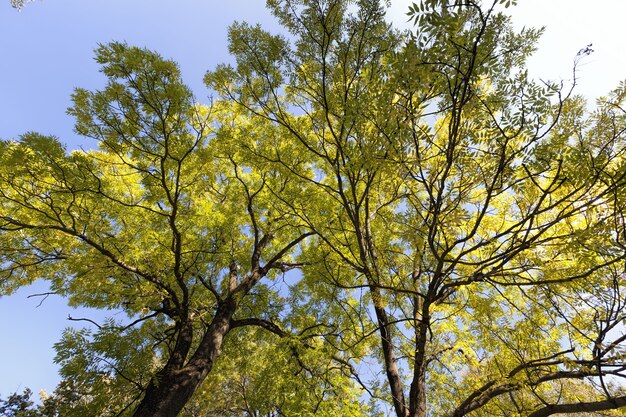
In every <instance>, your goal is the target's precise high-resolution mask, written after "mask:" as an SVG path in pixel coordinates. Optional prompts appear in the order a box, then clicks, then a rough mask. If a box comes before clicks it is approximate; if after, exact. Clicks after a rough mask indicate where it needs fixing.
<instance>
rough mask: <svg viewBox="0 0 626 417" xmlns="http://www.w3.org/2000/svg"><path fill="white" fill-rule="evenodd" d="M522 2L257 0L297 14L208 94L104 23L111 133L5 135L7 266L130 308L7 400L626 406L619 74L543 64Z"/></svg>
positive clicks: (421, 408)
mask: <svg viewBox="0 0 626 417" xmlns="http://www.w3.org/2000/svg"><path fill="white" fill-rule="evenodd" d="M509 3H510V2H509V1H506V0H496V1H493V2H491V3H486V4H483V3H481V2H479V1H462V2H461V1H453V0H424V1H422V2H421V3H419V4H413V5H412V6H411V7H410V9H409V16H410V18H411V19H412V21H413V22H414V24H415V25H414V30H413V31H407V32H402V31H399V30H397V29H394V28H393V27H392V25H391V24H389V23H388V22H387V21H386V20H385V8H384V7H383V5H382V4H381V2H380V1H377V0H359V1H354V2H349V1H345V0H268V2H267V4H268V7H269V9H270V10H271V11H272V13H273V15H274V16H275V17H276V18H277V19H278V21H279V22H280V24H281V25H282V27H283V28H284V29H285V32H284V33H282V34H271V33H268V32H267V31H265V30H264V29H263V28H261V27H258V26H250V25H248V24H245V23H236V24H233V25H232V26H231V28H230V32H229V46H230V52H231V53H232V55H233V57H234V61H233V64H231V65H220V66H218V67H217V68H216V69H215V70H213V71H209V72H208V73H207V74H206V77H205V82H206V84H207V86H208V87H209V88H210V89H211V90H212V91H213V92H214V94H215V96H216V98H215V100H214V101H213V102H211V103H204V104H203V103H199V102H197V101H196V100H195V98H194V96H193V95H192V93H191V91H190V90H189V88H188V87H186V86H185V84H184V83H183V81H182V80H181V77H180V71H179V69H178V66H177V65H176V64H175V63H173V62H171V61H169V60H167V59H164V58H162V57H161V56H159V55H158V54H157V53H155V52H152V51H148V50H145V49H140V48H136V47H131V46H128V45H126V44H123V43H111V44H107V45H102V46H100V47H99V48H98V49H97V51H96V59H97V61H98V62H99V63H100V64H101V66H102V72H103V73H104V74H105V75H106V76H107V77H108V83H107V84H106V86H105V87H104V88H103V89H101V90H99V91H87V90H84V89H77V90H76V92H75V94H74V95H73V102H74V105H73V107H72V108H70V109H69V113H70V114H71V115H72V116H74V117H75V118H76V131H77V132H78V133H79V134H81V135H84V136H86V137H90V138H94V139H96V140H97V141H98V143H99V147H98V149H94V150H86V151H85V150H80V151H67V150H66V149H65V148H64V147H63V146H62V145H61V144H60V142H59V141H58V140H57V139H56V138H53V137H44V136H41V135H38V134H36V133H28V134H25V135H23V136H22V137H21V138H20V139H19V140H18V141H2V142H0V266H1V270H0V291H1V292H2V293H3V294H10V293H11V292H12V291H13V290H15V289H16V288H18V287H19V286H22V285H26V284H29V283H31V282H33V281H34V280H37V279H41V278H45V279H47V280H48V281H49V282H50V285H51V288H52V290H53V291H54V292H56V293H58V294H61V295H63V296H65V297H67V298H68V299H69V300H70V302H71V303H73V304H74V305H82V306H89V307H97V308H103V309H114V310H121V311H123V312H125V313H126V317H127V319H126V321H121V320H119V319H118V320H113V319H111V320H108V321H106V322H105V323H98V324H97V325H94V326H93V327H91V328H84V329H81V330H73V329H68V330H67V331H66V332H65V334H64V335H63V337H62V339H61V341H60V342H59V343H58V344H57V345H56V349H57V359H56V360H57V362H58V363H59V364H60V365H61V373H62V376H63V378H64V381H63V383H62V385H61V386H60V388H59V390H58V391H57V392H56V393H54V394H53V395H52V396H51V397H50V398H53V399H54V401H52V400H48V403H49V404H51V405H50V407H52V405H53V406H54V407H53V408H51V409H49V410H48V411H47V412H48V414H45V413H43V412H42V411H41V410H39V411H37V409H36V407H35V409H34V408H33V407H34V406H33V405H32V403H29V401H30V399H29V398H30V393H28V392H26V393H24V394H15V395H14V396H12V397H10V398H9V399H8V400H7V401H5V402H3V403H0V404H6V405H3V407H5V409H7V410H8V409H12V408H10V407H14V408H15V407H18V408H19V407H22V409H23V410H34V411H33V413H35V414H32V415H50V416H54V415H62V416H96V415H102V416H104V415H110V416H118V415H120V416H125V415H128V416H131V415H132V416H135V417H148V416H176V415H181V416H189V417H191V416H198V417H200V416H232V417H236V416H267V417H270V416H293V415H297V416H313V415H315V416H355V417H356V416H378V415H386V414H389V413H393V414H395V415H397V416H398V417H426V416H450V417H461V416H466V415H467V416H476V417H478V416H532V417H539V416H547V415H552V414H559V413H560V414H566V413H576V414H577V415H582V413H590V415H591V414H593V413H609V414H610V415H617V414H619V413H620V411H619V409H620V407H623V406H626V390H625V389H624V388H623V385H622V384H623V382H622V379H621V378H623V377H624V376H626V374H625V371H626V357H625V355H626V352H625V350H624V341H625V340H626V336H624V335H623V322H624V320H625V319H626V313H625V312H624V306H625V305H626V298H625V296H624V260H625V256H626V252H625V249H626V247H625V244H626V240H625V236H626V235H625V233H626V224H625V222H624V214H625V213H624V209H625V204H626V200H625V197H626V195H625V192H626V159H625V157H626V136H625V132H626V112H625V110H624V109H625V107H624V102H625V101H626V85H623V84H622V85H620V86H619V88H617V89H616V90H615V91H613V92H611V93H610V94H609V95H607V96H606V97H604V98H602V99H600V100H599V101H598V103H597V105H596V106H595V107H594V108H593V110H591V111H590V110H587V104H586V103H585V101H584V99H583V98H581V97H579V96H575V95H573V94H572V91H571V89H569V88H566V87H564V85H563V84H559V83H552V82H536V81H534V80H532V79H530V78H529V77H528V74H527V71H526V69H525V61H526V59H527V57H528V56H529V55H530V54H531V53H532V52H533V50H534V45H535V42H536V41H537V39H538V37H539V36H540V32H541V31H539V30H534V29H524V30H522V31H521V32H515V31H514V30H513V29H512V26H511V23H510V18H509V17H508V16H507V15H506V14H505V13H504V12H505V9H506V8H508V6H509V5H510V4H509ZM585 53H586V51H583V52H581V56H579V58H582V57H583V56H584V55H585ZM572 87H573V86H572ZM51 401H52V402H51ZM20 404H21V405H20ZM45 404H46V403H45V402H44V405H45ZM7 407H9V408H7ZM50 410H51V411H50ZM607 410H610V411H607ZM24 412H26V411H24ZM28 412H30V411H28ZM37 413H39V414H37ZM42 413H43V414H42ZM614 413H615V414H614ZM609 414H607V415H609ZM7 415H13V414H7ZM16 415H22V414H16ZM23 415H28V416H30V415H31V414H23ZM596 415H597V414H596Z"/></svg>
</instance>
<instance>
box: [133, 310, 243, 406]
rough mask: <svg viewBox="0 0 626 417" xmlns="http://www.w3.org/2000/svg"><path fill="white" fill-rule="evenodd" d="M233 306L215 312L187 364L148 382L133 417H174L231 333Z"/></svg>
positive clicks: (211, 364)
mask: <svg viewBox="0 0 626 417" xmlns="http://www.w3.org/2000/svg"><path fill="white" fill-rule="evenodd" d="M234 311H235V306H234V304H233V305H232V306H229V307H224V306H223V307H222V308H221V309H219V310H218V312H217V313H216V315H215V317H214V318H213V321H212V322H211V325H210V326H209V328H208V329H207V332H206V333H205V334H204V337H203V338H202V340H201V341H200V345H199V346H198V348H197V349H196V351H195V353H194V354H193V356H192V357H191V359H190V360H189V362H188V363H187V364H186V365H185V366H183V367H182V368H179V369H169V368H168V367H165V368H164V369H163V370H162V371H161V372H160V373H159V374H157V376H156V377H155V378H153V379H152V381H150V384H149V385H148V388H147V389H146V392H145V394H144V397H143V399H142V400H141V403H140V404H139V406H138V407H137V409H136V410H135V413H134V414H133V416H134V417H176V416H177V415H178V414H179V413H180V412H181V411H182V409H183V407H184V406H185V404H187V402H189V399H190V398H191V396H192V395H193V393H194V392H195V391H196V389H197V388H198V387H199V386H200V384H201V383H202V381H204V379H205V378H206V377H207V375H208V374H209V372H210V371H211V369H212V368H213V364H214V363H215V360H216V359H217V357H218V356H219V355H220V351H221V347H222V343H223V341H224V336H226V334H227V333H228V332H229V331H230V320H231V318H232V315H233V313H234Z"/></svg>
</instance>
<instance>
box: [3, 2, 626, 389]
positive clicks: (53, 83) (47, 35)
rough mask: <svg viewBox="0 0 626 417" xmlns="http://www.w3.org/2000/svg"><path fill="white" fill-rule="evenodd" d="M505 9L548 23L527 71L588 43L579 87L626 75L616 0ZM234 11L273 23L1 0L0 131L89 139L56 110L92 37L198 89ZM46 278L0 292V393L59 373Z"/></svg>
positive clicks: (47, 384) (84, 73) (36, 385)
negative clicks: (168, 66) (143, 52)
mask: <svg viewBox="0 0 626 417" xmlns="http://www.w3.org/2000/svg"><path fill="white" fill-rule="evenodd" d="M519 2H520V6H519V7H518V8H516V9H512V11H513V12H514V14H515V21H516V23H517V25H518V26H520V27H521V26H522V25H527V26H543V25H546V26H548V30H547V32H546V34H545V35H544V38H543V41H542V43H541V46H540V48H541V49H540V51H539V52H538V53H537V55H536V57H535V58H534V59H533V60H532V72H533V74H534V75H536V76H542V77H544V78H549V79H565V80H567V79H568V78H571V66H572V62H573V59H574V56H575V55H576V52H577V51H578V50H579V49H580V48H583V47H584V46H586V45H587V44H589V43H593V44H594V49H595V51H596V52H595V53H594V54H593V55H592V56H591V57H589V58H587V59H586V60H585V62H584V65H583V66H581V68H580V70H581V71H580V74H579V75H580V88H579V90H577V91H579V92H580V93H582V94H584V95H586V96H588V97H593V98H595V97H597V96H599V95H601V94H604V93H606V92H607V91H608V90H609V89H610V88H612V87H614V86H616V85H617V82H618V81H619V80H622V79H626V47H624V44H623V40H624V39H625V38H626V30H625V29H624V26H623V23H622V19H623V16H625V15H626V1H624V0H598V1H596V2H594V3H593V5H594V7H593V8H592V7H590V4H591V3H590V2H588V1H584V0H520V1H519ZM409 4H410V1H408V0H395V1H394V3H393V9H392V14H393V16H394V19H395V20H396V21H402V20H404V19H405V17H404V13H405V12H406V9H407V7H408V5H409ZM234 20H246V21H248V22H262V23H263V24H264V26H266V27H270V28H272V27H273V28H275V27H276V26H275V23H274V22H273V20H272V19H271V17H270V16H269V15H268V13H267V12H266V11H265V9H264V2H263V1H262V0H235V1H231V2H223V1H215V0H178V1H174V0H168V1H166V0H89V1H87V0H36V1H35V2H33V3H30V4H28V5H27V6H26V7H25V8H24V10H23V11H22V12H20V13H18V12H16V11H15V10H14V9H12V8H11V7H10V6H9V0H0V120H1V123H0V138H3V139H9V138H17V137H18V136H19V135H20V134H22V133H24V132H26V131H38V132H40V133H44V134H54V135H56V136H58V137H59V138H61V140H63V141H64V142H66V143H67V144H68V146H69V147H70V148H77V147H80V146H83V147H90V146H93V144H92V143H91V142H89V141H88V140H86V139H84V138H80V137H77V136H76V135H75V134H74V133H73V130H72V129H73V120H72V119H71V118H70V117H69V116H67V115H66V114H65V110H66V108H67V107H68V106H69V105H70V101H69V97H70V94H71V93H72V90H73V88H74V87H84V88H89V89H94V88H98V87H100V86H102V84H103V82H104V79H103V77H102V76H101V75H100V74H99V72H98V67H97V65H96V64H95V62H94V61H93V53H92V51H93V49H94V48H95V47H96V46H97V44H98V43H105V42H108V41H111V40H125V41H127V42H128V43H129V44H133V45H138V46H145V47H148V48H151V49H154V50H157V51H159V52H160V53H161V54H162V55H164V56H166V57H170V58H173V59H175V60H176V61H178V62H179V64H180V66H181V69H182V71H183V75H184V78H185V80H186V82H187V83H188V84H189V85H190V86H191V87H192V88H193V90H194V91H195V94H196V95H197V97H198V98H199V99H200V100H205V99H206V98H207V94H208V91H207V90H206V89H205V88H204V86H203V84H202V77H203V75H204V73H205V71H206V70H207V69H211V68H213V67H214V66H215V65H216V64H218V63H220V62H224V61H226V60H228V53H227V49H226V30H227V27H228V25H229V24H230V23H231V22H232V21H234ZM42 291H45V285H43V284H38V285H36V286H35V287H30V288H25V289H22V290H21V291H19V292H17V293H15V294H14V295H12V296H10V297H5V298H0V335H2V342H1V343H0V395H2V396H5V395H7V394H8V393H10V392H13V391H15V390H19V389H22V388H24V387H30V388H32V389H33V391H35V392H37V391H38V390H40V389H46V390H47V391H52V390H53V389H54V386H55V385H56V382H57V381H58V377H57V375H56V367H55V366H53V365H52V358H53V356H54V352H53V350H52V345H53V343H54V342H55V341H57V340H58V338H59V336H60V332H61V330H62V329H63V328H64V327H66V326H68V325H70V324H71V323H69V322H68V321H67V320H66V319H67V316H68V314H71V315H72V316H75V317H76V316H86V315H89V316H90V317H98V316H100V317H101V315H102V314H101V313H98V314H96V313H93V312H92V313H89V312H84V311H83V312H75V311H73V310H72V309H71V308H70V307H67V305H66V303H65V302H64V301H63V300H62V299H60V298H58V297H56V298H55V297H49V298H48V299H47V300H45V301H44V303H43V304H42V305H41V306H40V307H36V306H37V304H38V303H39V300H38V299H32V298H31V299H28V298H26V297H27V296H28V295H29V294H33V293H37V292H42Z"/></svg>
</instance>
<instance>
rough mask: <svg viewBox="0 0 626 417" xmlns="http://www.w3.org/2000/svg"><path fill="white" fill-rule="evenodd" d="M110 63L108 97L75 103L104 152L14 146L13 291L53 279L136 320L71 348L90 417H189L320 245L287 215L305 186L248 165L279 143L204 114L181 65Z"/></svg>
mask: <svg viewBox="0 0 626 417" xmlns="http://www.w3.org/2000/svg"><path fill="white" fill-rule="evenodd" d="M96 59H97V61H98V62H99V63H100V64H102V71H103V72H104V74H105V75H106V76H107V77H108V78H109V82H108V84H107V85H106V87H105V88H104V89H103V90H102V91H96V92H89V91H86V90H82V89H78V90H76V93H75V94H74V96H73V100H74V106H73V107H72V108H71V109H70V110H69V113H70V114H72V115H74V116H75V117H76V119H77V124H76V130H77V131H78V132H79V133H80V134H83V135H86V136H90V137H93V138H95V139H97V140H98V141H99V149H98V150H89V151H73V152H69V153H68V152H66V150H65V149H64V148H63V147H62V145H61V144H60V143H59V142H58V141H57V140H56V139H55V138H50V137H43V136H41V135H37V134H32V133H31V134H26V135H24V136H23V137H22V138H21V140H20V141H19V142H14V141H4V142H0V148H1V150H0V154H1V156H0V159H2V161H1V164H2V168H0V181H2V187H1V189H0V230H1V231H2V234H1V235H0V239H1V240H0V248H1V249H0V264H1V265H2V275H1V278H0V285H1V287H2V290H3V292H4V293H10V292H11V291H12V290H13V289H14V288H16V287H17V286H18V285H22V284H25V283H29V282H32V281H33V280H35V279H38V278H41V277H46V278H47V279H49V280H50V282H51V287H52V290H53V291H55V292H57V293H59V294H62V295H66V296H68V297H69V299H70V302H71V303H74V304H79V305H86V306H91V307H99V308H109V309H116V310H122V311H124V312H126V313H127V315H128V317H129V319H128V320H127V322H126V323H121V322H119V321H114V320H109V321H108V322H106V323H104V324H101V325H100V324H98V325H97V329H96V330H95V332H93V331H91V330H87V329H83V330H72V329H69V330H67V332H66V334H65V336H64V339H63V340H62V341H61V342H60V343H59V344H58V346H57V349H58V352H59V353H58V356H57V361H58V362H60V363H61V365H62V375H63V376H65V377H66V378H67V379H68V380H71V381H73V383H74V384H75V385H76V390H77V392H79V393H80V395H81V400H80V401H77V402H74V403H73V409H74V410H75V411H74V412H75V413H77V414H75V415H107V414H111V415H117V414H120V413H121V414H124V413H127V414H128V413H131V412H132V415H134V416H175V415H178V414H179V413H180V412H181V410H182V409H183V407H184V406H185V404H187V403H188V401H189V399H190V398H191V396H192V394H193V393H194V392H195V391H196V389H197V388H198V387H199V386H200V384H201V383H202V382H203V381H204V379H205V378H206V376H207V375H208V373H209V372H211V369H212V368H213V366H214V363H215V361H216V360H217V358H218V356H219V354H220V351H221V349H222V345H223V342H224V338H225V337H226V335H227V334H229V333H230V332H231V331H233V330H234V329H238V328H240V327H243V326H249V325H253V326H261V327H267V328H269V329H270V330H272V329H273V327H272V326H271V325H270V324H268V323H269V322H268V321H266V320H265V318H266V317H267V318H269V316H271V315H273V314H274V313H276V311H280V308H279V307H280V303H281V302H282V298H281V297H280V296H279V295H278V292H277V290H276V289H274V288H272V287H271V285H270V283H271V281H272V279H274V278H276V277H278V276H279V275H278V274H279V273H280V272H284V271H287V270H289V269H291V268H293V267H296V266H297V265H296V264H294V263H293V261H292V260H291V254H292V253H293V251H294V249H295V248H296V246H297V245H298V244H299V243H300V242H302V241H304V240H305V239H306V238H307V237H308V236H310V235H311V232H310V231H308V230H307V228H306V225H305V224H304V223H302V222H301V221H300V220H299V219H298V218H296V217H294V216H292V215H291V214H290V213H289V212H288V211H286V210H285V208H284V207H289V206H285V203H284V202H283V201H291V204H294V202H293V201H292V200H291V197H290V194H291V195H292V196H293V197H294V198H295V196H296V195H297V191H298V189H299V188H300V187H301V186H300V185H299V184H298V183H297V182H296V181H294V180H293V178H291V177H289V176H286V175H284V173H283V172H281V170H276V169H274V167H272V166H269V167H268V168H269V169H265V168H263V165H262V164H259V166H256V163H257V162H259V161H255V159H250V158H248V155H249V152H247V151H246V147H248V146H253V145H255V144H257V143H259V141H260V138H261V137H263V138H264V139H266V140H270V139H271V137H272V136H273V135H275V134H277V133H278V132H277V131H276V129H273V128H272V126H270V125H268V124H252V123H250V121H246V119H245V118H241V117H239V116H238V114H237V112H234V111H233V110H232V109H231V108H230V107H231V106H230V104H229V103H214V104H213V105H212V106H209V107H207V106H202V105H200V104H198V103H196V102H195V101H194V100H193V97H192V95H191V93H190V91H189V89H188V88H187V87H186V86H185V85H184V84H182V82H181V80H180V73H179V70H178V68H177V66H176V65H175V64H174V63H172V62H171V61H167V60H164V59H163V58H161V57H160V56H159V55H157V54H155V53H152V52H149V51H146V50H142V49H139V48H131V47H128V46H126V45H124V44H121V43H112V44H109V45H103V46H101V47H100V48H98V50H97V58H96ZM274 140H275V141H277V142H278V141H279V138H274ZM288 148H289V147H288V145H287V146H286V147H285V149H286V150H288ZM295 157H297V155H295V154H294V158H295ZM276 193H281V195H282V198H281V199H275V198H272V196H273V195H275V194H276ZM264 281H265V282H264ZM281 332H284V331H281ZM281 334H283V335H286V333H281ZM233 360H234V359H233ZM331 373H332V372H331ZM335 373H338V372H335ZM337 378H341V373H338V376H337ZM345 383H346V384H347V386H348V387H349V386H350V382H349V380H347V381H345ZM347 402H349V401H347ZM347 402H346V403H347ZM64 415H69V414H64Z"/></svg>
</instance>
